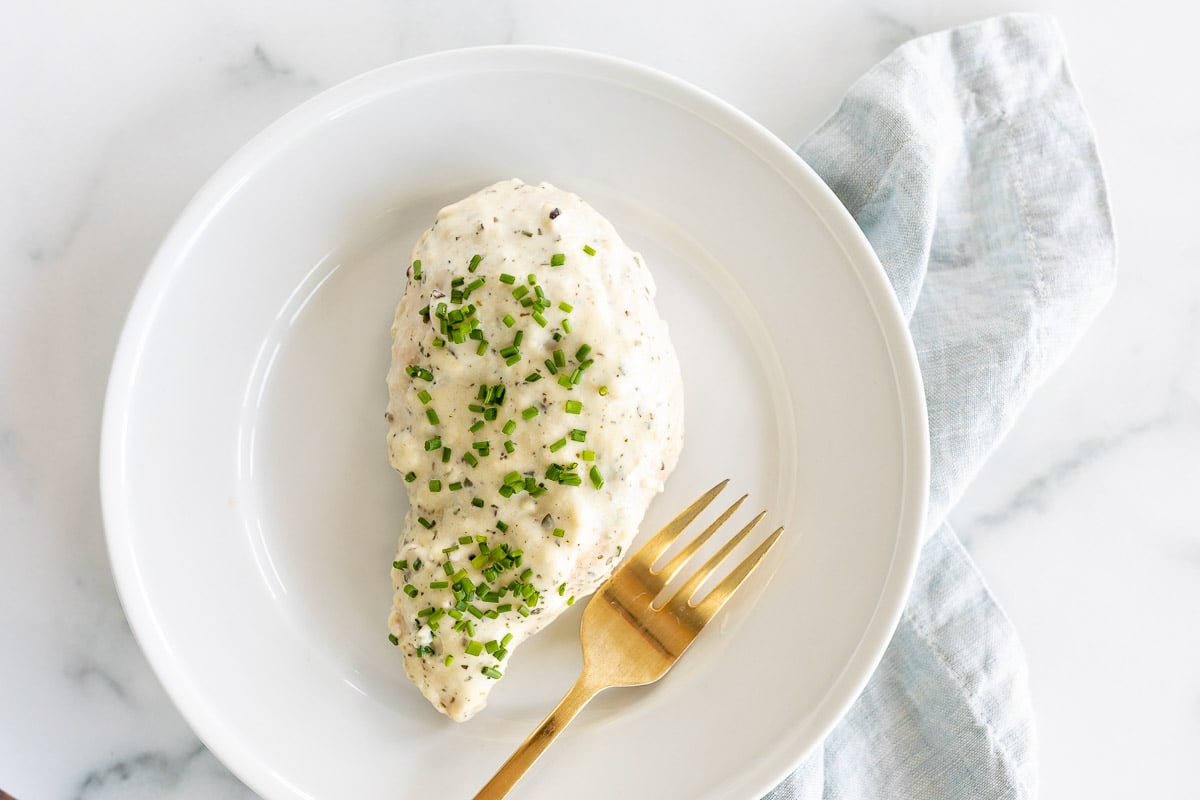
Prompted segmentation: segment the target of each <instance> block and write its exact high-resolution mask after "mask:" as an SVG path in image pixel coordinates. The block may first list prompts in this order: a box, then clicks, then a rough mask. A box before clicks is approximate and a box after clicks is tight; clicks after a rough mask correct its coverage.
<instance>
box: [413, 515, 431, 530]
mask: <svg viewBox="0 0 1200 800" xmlns="http://www.w3.org/2000/svg"><path fill="white" fill-rule="evenodd" d="M417 522H419V523H421V527H422V528H424V529H425V530H429V529H430V528H432V527H433V523H432V522H430V521H429V520H427V519H425V518H424V517H417Z"/></svg>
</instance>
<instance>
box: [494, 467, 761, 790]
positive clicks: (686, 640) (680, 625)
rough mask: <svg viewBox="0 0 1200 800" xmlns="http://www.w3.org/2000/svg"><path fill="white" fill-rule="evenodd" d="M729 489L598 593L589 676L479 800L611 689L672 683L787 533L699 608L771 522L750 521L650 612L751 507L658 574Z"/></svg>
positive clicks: (686, 514)
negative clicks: (723, 567) (742, 548)
mask: <svg viewBox="0 0 1200 800" xmlns="http://www.w3.org/2000/svg"><path fill="white" fill-rule="evenodd" d="M728 483H729V480H728V479H726V480H724V481H721V482H720V483H718V484H717V485H716V486H714V487H713V488H711V489H709V490H708V491H707V492H705V494H704V496H703V497H701V498H700V499H699V500H697V501H696V502H694V503H692V504H691V505H690V506H688V507H687V508H685V509H684V510H683V511H682V512H680V514H679V516H677V517H676V518H675V519H673V520H671V522H670V523H669V524H668V525H667V526H666V527H665V528H663V529H662V530H661V531H659V532H658V533H657V534H655V536H654V538H652V539H651V540H650V541H648V542H646V544H644V545H643V546H642V547H641V549H639V550H638V551H637V552H636V553H634V554H633V555H632V556H631V557H630V558H629V560H628V561H626V562H625V564H623V565H622V566H621V567H620V568H619V569H618V570H617V571H616V572H614V573H613V575H612V577H610V578H609V579H608V580H607V581H606V582H605V583H604V584H603V585H602V586H601V587H600V588H599V589H597V590H596V593H595V595H593V596H592V599H591V601H590V602H589V603H588V606H587V608H586V609H585V610H584V612H583V623H582V627H581V630H580V638H581V640H582V645H583V672H582V673H581V674H580V675H579V679H578V680H577V681H575V685H574V686H572V687H571V690H570V691H568V692H567V694H566V696H565V697H564V698H563V699H562V700H561V701H560V702H559V704H558V706H557V707H556V708H555V709H554V710H553V711H551V712H550V715H549V716H547V717H546V718H545V719H544V720H542V723H541V724H540V725H538V727H537V729H536V730H535V731H534V732H533V733H531V734H530V735H529V737H528V738H527V739H525V741H524V742H522V743H521V746H520V747H518V748H517V751H516V752H515V753H513V754H512V756H510V757H509V759H508V761H505V762H504V765H503V766H502V767H500V769H499V771H497V772H496V774H495V776H493V777H492V779H491V780H490V781H488V782H487V785H486V786H484V787H483V788H482V789H481V790H480V791H479V794H477V795H475V800H499V798H502V797H504V796H505V795H507V794H508V793H509V791H510V790H511V789H512V787H513V786H515V785H516V783H517V781H519V780H520V779H521V776H523V775H524V774H525V772H526V771H527V770H528V769H529V768H530V767H531V766H533V763H534V762H535V761H537V759H538V757H539V756H541V754H542V753H543V752H545V750H546V748H547V747H549V746H550V743H551V742H553V741H554V739H555V738H556V737H557V736H558V734H559V733H561V732H562V729H563V728H565V727H566V726H567V723H569V722H570V721H571V720H572V719H574V718H575V715H576V714H578V713H579V710H580V709H581V708H583V707H584V705H586V704H587V702H588V701H589V700H591V699H592V698H593V697H595V696H596V695H597V694H599V693H600V692H601V691H603V690H604V689H608V688H610V687H613V686H642V685H644V684H647V683H653V682H654V681H656V680H658V679H659V678H661V677H662V676H663V675H665V674H666V673H667V670H668V669H670V668H671V665H672V664H674V663H675V662H676V661H677V660H678V659H679V656H681V655H682V654H683V651H684V650H686V649H687V648H688V645H690V644H691V643H692V641H693V640H694V639H695V638H696V634H698V633H700V631H701V629H703V628H704V626H705V625H707V624H708V622H709V620H711V619H712V618H713V616H714V615H715V614H716V613H717V612H718V611H720V610H721V607H722V606H723V605H725V602H726V601H727V600H729V598H730V597H732V596H733V593H734V592H735V591H737V588H738V587H739V586H741V585H742V582H743V581H745V580H746V578H747V577H749V575H750V573H751V572H753V571H754V568H755V567H757V566H758V564H759V562H760V561H762V559H763V556H765V555H766V554H767V551H768V550H770V549H771V547H772V545H774V544H775V542H776V540H778V539H779V535H780V534H781V533H783V528H779V529H778V530H776V531H775V532H774V533H772V534H771V535H770V536H768V537H767V538H766V539H765V540H764V541H763V542H762V544H760V545H759V546H758V547H757V548H755V550H754V552H753V553H751V554H750V555H748V556H747V557H746V558H745V559H744V560H743V561H742V562H741V563H740V564H738V565H737V566H736V567H735V568H734V569H733V571H732V572H730V573H729V575H728V576H726V577H725V578H723V579H722V580H721V582H720V583H718V584H717V585H716V586H715V587H713V590H712V591H711V592H709V593H708V594H707V595H705V596H704V598H703V599H701V600H698V601H696V602H692V600H693V596H694V595H695V594H696V591H697V590H698V589H699V588H700V586H701V585H702V584H703V583H704V581H705V580H706V579H707V578H708V577H709V576H710V575H711V574H712V572H713V570H715V569H716V568H717V567H718V566H719V565H720V564H721V562H722V561H724V560H725V558H726V557H727V556H728V555H729V554H730V553H731V552H733V549H734V548H735V547H737V545H738V543H739V542H741V541H742V539H744V538H746V535H747V534H749V533H750V531H751V530H753V529H754V526H755V525H757V524H758V522H759V520H761V519H762V518H763V517H764V516H766V513H767V512H766V511H763V512H761V513H760V514H759V515H758V516H757V517H755V518H754V519H752V520H750V522H749V523H748V524H747V525H746V526H745V527H744V528H742V529H741V530H740V531H738V533H737V535H735V536H734V537H732V538H731V539H730V540H729V541H728V542H726V543H725V544H724V545H722V546H721V549H720V550H718V551H717V552H716V553H715V554H713V556H712V557H711V558H709V559H708V560H707V561H706V562H704V565H703V566H701V567H700V569H698V570H696V572H695V574H693V575H692V576H691V577H690V578H688V579H687V582H686V583H684V584H683V586H681V587H680V588H679V590H678V591H677V592H675V594H674V595H672V597H671V599H670V600H668V601H667V602H666V603H665V604H664V605H663V607H662V608H654V607H653V605H651V604H652V603H653V602H654V598H655V597H657V596H658V594H659V592H661V591H662V589H663V587H665V586H666V585H667V583H669V582H670V580H671V579H672V578H674V577H675V576H676V575H678V574H679V571H680V570H681V569H683V567H684V566H686V565H687V563H688V562H689V561H691V559H692V557H693V556H695V555H696V553H697V552H698V551H699V550H700V548H701V547H703V546H704V543H705V542H707V541H708V540H709V539H710V538H712V535H713V534H714V533H716V532H717V531H718V530H719V529H720V527H721V526H722V525H724V524H725V523H726V522H727V521H728V520H729V518H730V517H731V516H733V513H734V512H735V511H737V509H738V507H739V506H741V504H742V502H743V501H745V499H746V497H745V495H743V496H742V497H741V498H739V499H738V500H737V501H736V502H735V503H734V504H733V505H731V506H730V507H729V508H728V509H726V510H725V511H724V512H723V513H722V514H721V515H720V516H719V517H717V518H716V519H715V520H714V521H713V523H712V524H711V525H709V526H708V527H707V528H705V529H704V531H703V532H702V533H701V534H700V535H699V536H697V537H696V538H695V539H693V540H692V541H690V542H688V544H687V545H686V546H685V547H684V548H683V549H682V550H680V551H679V553H677V554H676V555H675V556H674V557H673V558H672V559H671V560H670V561H668V562H667V563H666V564H665V565H663V567H662V568H661V569H658V570H655V569H653V566H654V562H655V561H657V560H658V559H659V557H660V556H662V554H663V553H665V552H666V551H667V548H669V547H670V546H671V543H672V542H674V541H675V539H676V538H678V537H679V534H680V533H682V532H683V529H684V528H686V527H687V526H688V524H689V523H691V521H692V520H694V519H695V518H696V517H697V516H698V515H699V514H700V512H701V511H703V510H704V509H705V508H706V507H707V506H708V504H709V503H711V502H712V501H713V498H715V497H716V496H717V495H718V494H720V493H721V490H722V489H724V488H725V486H726V485H727V484H728Z"/></svg>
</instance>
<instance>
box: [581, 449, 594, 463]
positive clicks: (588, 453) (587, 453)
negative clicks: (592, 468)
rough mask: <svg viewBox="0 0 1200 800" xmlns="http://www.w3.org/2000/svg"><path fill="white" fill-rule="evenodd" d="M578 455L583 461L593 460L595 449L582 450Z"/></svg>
mask: <svg viewBox="0 0 1200 800" xmlns="http://www.w3.org/2000/svg"><path fill="white" fill-rule="evenodd" d="M579 457H580V458H582V459H583V460H584V461H595V460H596V451H595V450H584V451H583V452H582V453H580V454H579Z"/></svg>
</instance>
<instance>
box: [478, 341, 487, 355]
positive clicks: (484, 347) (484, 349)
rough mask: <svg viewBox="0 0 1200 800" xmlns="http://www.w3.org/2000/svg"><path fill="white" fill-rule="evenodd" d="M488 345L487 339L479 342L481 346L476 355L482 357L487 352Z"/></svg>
mask: <svg viewBox="0 0 1200 800" xmlns="http://www.w3.org/2000/svg"><path fill="white" fill-rule="evenodd" d="M487 349H488V343H487V340H486V339H480V340H479V346H478V347H476V348H475V355H477V356H481V355H483V354H485V353H486V352H487Z"/></svg>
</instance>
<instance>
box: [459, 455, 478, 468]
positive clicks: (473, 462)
mask: <svg viewBox="0 0 1200 800" xmlns="http://www.w3.org/2000/svg"><path fill="white" fill-rule="evenodd" d="M463 461H465V462H467V463H468V464H470V465H471V466H472V467H478V466H479V459H477V458H476V457H475V454H474V453H463Z"/></svg>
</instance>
